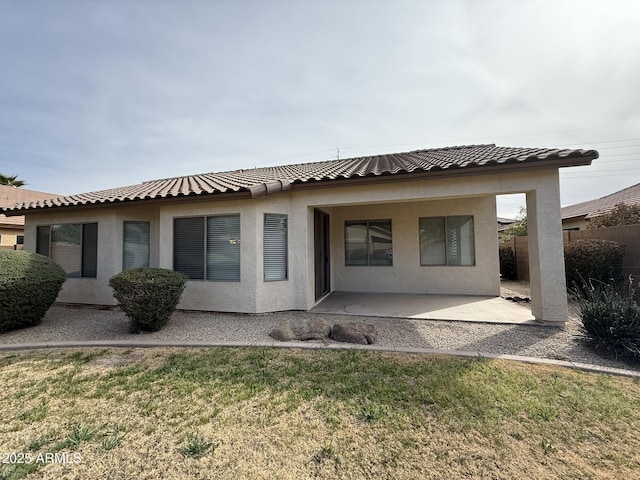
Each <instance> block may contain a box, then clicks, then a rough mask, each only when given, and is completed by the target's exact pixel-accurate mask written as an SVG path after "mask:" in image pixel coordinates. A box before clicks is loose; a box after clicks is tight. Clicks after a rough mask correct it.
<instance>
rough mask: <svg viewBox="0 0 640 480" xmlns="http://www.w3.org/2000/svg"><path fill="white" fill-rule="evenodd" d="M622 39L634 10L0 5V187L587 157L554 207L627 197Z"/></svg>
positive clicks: (85, 186)
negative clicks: (552, 152) (464, 153)
mask: <svg viewBox="0 0 640 480" xmlns="http://www.w3.org/2000/svg"><path fill="white" fill-rule="evenodd" d="M638 24H640V2H639V1H637V0H602V1H596V0H576V1H573V0H549V1H547V0H539V1H538V0H495V1H484V0H468V1H462V0H444V1H436V0H432V1H430V0H422V1H409V0H393V1H391V0H388V1H376V0H367V1H365V0H342V1H333V0H324V1H320V0H318V1H306V0H296V1H285V0H272V1H250V0H239V1H230V0H229V1H224V0H219V1H214V0H210V1H204V0H199V1H195V0H182V1H163V0H154V1H151V0H139V1H118V0H109V1H107V0H105V1H99V0H96V1H92V2H86V1H81V0H57V1H55V2H53V1H49V0H47V1H37V0H34V1H28V2H20V1H12V0H0V60H1V61H0V172H1V173H3V174H5V175H18V177H19V178H20V179H22V180H25V181H26V182H27V185H26V187H25V188H29V189H32V190H39V191H45V192H51V193H56V194H62V195H70V194H74V193H82V192H89V191H94V190H101V189H107V188H113V187H119V186H124V185H131V184H135V183H139V182H142V181H145V180H153V179H157V178H165V177H175V176H181V175H191V174H197V173H206V172H216V171H226V170H233V169H238V168H253V167H259V166H272V165H283V164H290V163H304V162H311V161H319V160H328V159H334V158H336V156H337V155H338V154H339V155H340V158H348V157H356V156H361V155H372V154H382V153H392V152H402V151H408V150H415V149H421V148H435V147H444V146H452V145H467V144H481V143H495V144H497V145H501V146H523V147H524V146H532V147H552V148H584V149H596V150H598V151H599V152H600V158H599V159H598V160H595V161H594V162H593V164H592V165H591V166H588V167H574V168H566V169H561V174H560V185H561V202H562V205H563V206H565V205H570V204H574V203H578V202H582V201H586V200H591V199H594V198H597V197H600V196H603V195H607V194H609V193H613V192H615V191H617V190H620V189H622V188H625V187H628V186H631V185H634V184H636V183H639V182H640V95H639V92H640V90H639V86H640V28H638ZM523 204H524V197H523V196H522V195H520V196H516V197H511V196H508V197H501V198H500V199H499V203H498V215H499V216H502V217H511V218H514V217H515V216H516V215H517V214H518V211H519V207H520V206H521V205H523Z"/></svg>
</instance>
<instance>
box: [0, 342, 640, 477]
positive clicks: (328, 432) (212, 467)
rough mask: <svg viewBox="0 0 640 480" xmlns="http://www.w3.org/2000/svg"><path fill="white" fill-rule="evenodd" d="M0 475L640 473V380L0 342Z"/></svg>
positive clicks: (378, 360) (484, 364)
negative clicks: (17, 461) (4, 458)
mask: <svg viewBox="0 0 640 480" xmlns="http://www.w3.org/2000/svg"><path fill="white" fill-rule="evenodd" d="M0 380H1V382H2V385H3V389H2V392H1V393H0V399H1V400H0V406H1V407H2V412H3V422H2V424H1V425H0V446H1V447H0V451H1V452H23V453H29V454H30V455H32V456H33V457H35V456H36V455H37V454H38V453H42V452H58V453H64V452H68V453H69V454H70V456H71V455H72V454H73V453H78V454H80V455H81V463H77V464H74V463H66V464H63V463H49V464H31V465H22V466H18V468H16V465H7V464H4V465H0V473H2V474H3V475H4V477H3V478H22V477H23V476H25V475H26V476H27V478H45V479H61V478H62V479H86V478H104V479H130V478H142V479H156V478H163V479H187V478H256V479H262V478H265V479H266V478H269V479H271V478H279V479H304V478H329V479H331V478H344V479H359V478H363V479H364V478H394V479H403V478H406V479H409V478H410V479H414V478H425V479H428V478H434V479H435V478H492V479H520V478H523V479H524V478H526V479H530V478H537V479H545V478H576V479H578V478H580V479H584V478H594V479H595V478H597V479H607V478H611V479H614V478H637V477H638V476H639V475H640V428H639V427H640V414H638V412H639V411H640V382H638V381H637V380H633V379H627V378H617V377H608V376H602V375H595V374H587V373H582V372H577V371H571V370H566V369H557V368H550V367H539V366H531V365H523V364H515V363H506V362H499V361H487V360H481V359H451V358H443V357H433V356H417V355H400V354H383V353H370V352H361V351H359V352H355V351H295V350H275V349H273V350H271V349H258V348H243V349H231V348H227V349H224V348H217V349H208V350H193V349H180V350H166V349H148V350H140V349H130V350H118V349H111V350H106V349H85V350H75V351H74V350H67V351H47V352H21V353H14V354H7V353H5V354H2V355H0Z"/></svg>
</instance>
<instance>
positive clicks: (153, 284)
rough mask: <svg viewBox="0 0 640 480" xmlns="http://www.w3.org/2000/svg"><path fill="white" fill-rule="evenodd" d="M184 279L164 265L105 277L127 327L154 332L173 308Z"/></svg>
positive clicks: (179, 294)
mask: <svg viewBox="0 0 640 480" xmlns="http://www.w3.org/2000/svg"><path fill="white" fill-rule="evenodd" d="M186 283H187V277H186V275H183V274H182V273H180V272H175V271H173V270H167V269H164V268H146V267H141V268H134V269H132V270H125V271H124V272H121V273H118V274H116V275H114V276H113V277H111V278H110V279H109V286H110V287H111V288H113V296H114V297H115V299H116V300H117V301H118V302H119V303H120V306H121V308H122V310H123V311H124V313H126V314H127V317H129V319H130V320H131V322H132V324H131V331H132V332H138V331H140V330H145V331H150V332H155V331H158V330H160V329H162V327H164V326H165V325H166V324H167V322H168V321H169V318H170V317H171V314H172V313H173V311H174V310H175V309H176V306H177V305H178V302H180V297H181V295H182V292H183V291H184V287H185V285H186Z"/></svg>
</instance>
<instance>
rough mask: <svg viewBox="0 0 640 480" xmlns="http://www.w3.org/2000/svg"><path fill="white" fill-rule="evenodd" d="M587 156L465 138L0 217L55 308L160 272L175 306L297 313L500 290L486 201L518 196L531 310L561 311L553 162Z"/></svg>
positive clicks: (550, 316) (551, 316)
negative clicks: (355, 301)
mask: <svg viewBox="0 0 640 480" xmlns="http://www.w3.org/2000/svg"><path fill="white" fill-rule="evenodd" d="M597 157H598V152H596V151H594V150H588V151H585V150H557V149H540V148H512V147H497V146H495V145H470V146H460V147H448V148H438V149H429V150H417V151H412V152H405V153H396V154H385V155H375V156H369V157H360V158H351V159H345V160H342V159H341V160H331V161H322V162H315V163H308V164H298V165H285V166H276V167H264V168H255V169H248V170H236V171H228V172H222V173H209V174H201V175H193V176H186V177H177V178H166V179H161V180H154V181H148V182H143V183H141V184H137V185H132V186H127V187H122V188H114V189H111V190H104V191H98V192H91V193H85V194H79V195H72V196H68V197H61V198H56V199H52V200H44V201H31V202H26V203H23V204H20V205H16V206H13V207H9V208H6V209H5V214H6V215H9V216H11V215H25V216H26V230H25V231H26V236H25V249H26V250H28V251H32V252H40V253H42V254H45V255H49V256H51V257H53V258H54V260H56V261H57V262H58V263H59V264H60V265H62V266H63V268H65V270H66V271H67V272H68V276H69V278H68V279H67V281H66V282H65V284H64V287H63V289H62V291H61V293H60V295H59V297H58V301H60V302H72V303H90V304H113V303H114V302H115V301H114V299H113V295H112V291H111V289H110V288H109V286H108V280H109V278H110V277H111V276H112V275H114V274H115V273H118V272H120V271H121V270H123V269H126V268H131V267H135V266H146V265H149V266H152V267H163V268H170V269H174V270H178V271H181V272H184V273H185V274H187V275H188V276H189V278H190V281H188V282H187V286H186V289H185V291H184V294H183V296H182V300H181V302H180V304H179V308H183V309H194V310H208V311H228V312H247V313H256V312H271V311H281V310H308V309H310V308H312V307H313V306H314V305H315V304H316V303H317V302H318V301H319V299H321V298H323V297H324V296H325V295H327V294H329V293H330V292H333V291H346V292H372V293H385V292H402V293H416V294H465V295H489V296H498V295H499V293H500V281H499V276H500V275H499V264H498V263H499V262H498V238H497V236H496V222H497V218H496V195H501V194H511V193H525V194H526V202H527V214H528V221H529V239H530V240H529V258H530V262H531V268H530V270H531V272H530V273H531V290H532V313H533V315H534V316H535V317H536V318H537V319H538V320H540V321H545V322H550V323H561V322H564V321H565V320H566V318H567V299H566V294H565V277H564V257H563V247H562V234H561V222H560V192H559V181H558V169H559V168H563V167H571V166H582V165H589V164H590V163H591V161H592V160H594V159H596V158H597Z"/></svg>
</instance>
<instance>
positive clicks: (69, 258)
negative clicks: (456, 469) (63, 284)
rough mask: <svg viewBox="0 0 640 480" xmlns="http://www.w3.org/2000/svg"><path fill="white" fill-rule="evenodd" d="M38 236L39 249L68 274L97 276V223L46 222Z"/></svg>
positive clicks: (38, 230) (39, 229) (37, 249)
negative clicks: (52, 223) (53, 223)
mask: <svg viewBox="0 0 640 480" xmlns="http://www.w3.org/2000/svg"><path fill="white" fill-rule="evenodd" d="M36 236H37V240H36V252H37V253H40V254H41V255H46V256H47V257H51V258H52V259H53V260H54V261H55V262H56V263H57V264H58V265H60V266H61V267H62V268H63V269H64V271H65V272H67V277H93V278H95V277H96V276H97V265H98V224H97V223H63V224H59V225H43V226H39V227H38V228H37V233H36Z"/></svg>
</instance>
